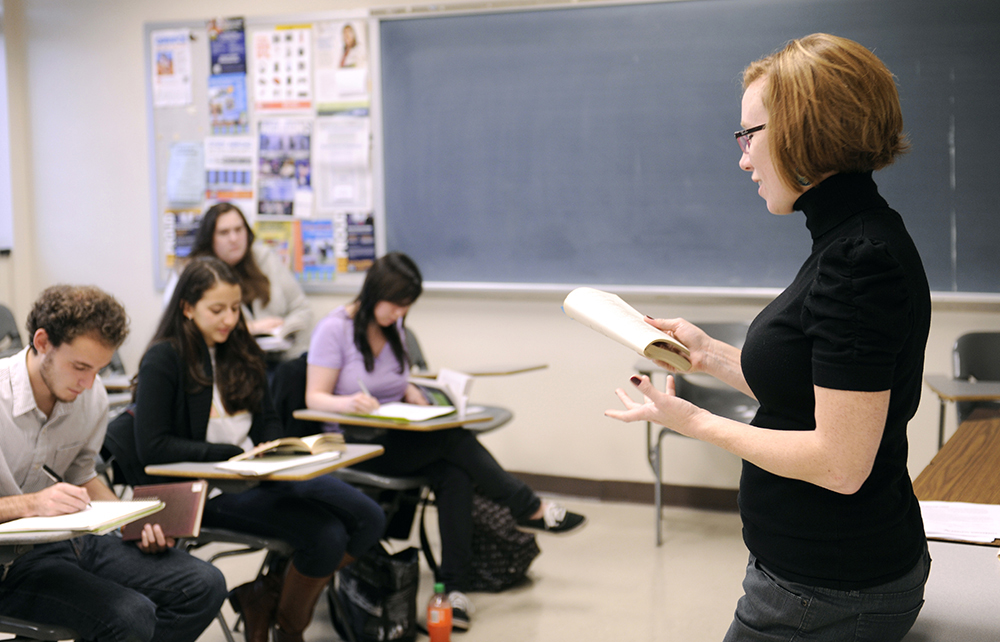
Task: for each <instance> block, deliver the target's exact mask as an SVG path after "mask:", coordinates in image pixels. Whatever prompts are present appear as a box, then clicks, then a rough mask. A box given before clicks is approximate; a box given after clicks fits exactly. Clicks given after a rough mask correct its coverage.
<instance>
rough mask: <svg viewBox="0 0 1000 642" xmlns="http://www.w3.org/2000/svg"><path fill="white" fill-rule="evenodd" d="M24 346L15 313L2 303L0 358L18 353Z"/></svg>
mask: <svg viewBox="0 0 1000 642" xmlns="http://www.w3.org/2000/svg"><path fill="white" fill-rule="evenodd" d="M23 347H24V344H23V343H21V333H20V332H19V331H18V329H17V321H15V320H14V313H13V312H11V311H10V308H8V307H7V306H5V305H2V304H0V358H2V357H9V356H10V355H12V354H17V353H18V352H20V351H21V348H23Z"/></svg>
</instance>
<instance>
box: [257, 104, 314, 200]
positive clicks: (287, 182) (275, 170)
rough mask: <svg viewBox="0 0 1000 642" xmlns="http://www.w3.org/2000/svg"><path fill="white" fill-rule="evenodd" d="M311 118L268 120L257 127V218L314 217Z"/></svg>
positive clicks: (262, 121)
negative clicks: (258, 216) (259, 216)
mask: <svg viewBox="0 0 1000 642" xmlns="http://www.w3.org/2000/svg"><path fill="white" fill-rule="evenodd" d="M312 127H313V121H312V119H311V118H266V119H262V120H261V121H260V122H259V123H258V128H259V130H260V134H259V137H258V141H259V142H258V151H257V154H258V164H257V214H259V215H261V216H292V215H294V216H300V217H303V216H306V217H307V216H310V215H311V214H312V201H313V195H312V172H311V169H310V164H311V157H310V149H311V147H312Z"/></svg>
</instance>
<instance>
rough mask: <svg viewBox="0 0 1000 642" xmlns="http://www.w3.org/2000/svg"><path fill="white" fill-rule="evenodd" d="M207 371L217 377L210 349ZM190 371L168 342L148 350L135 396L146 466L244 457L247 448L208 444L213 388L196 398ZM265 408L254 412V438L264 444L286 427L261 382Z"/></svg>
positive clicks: (139, 441)
mask: <svg viewBox="0 0 1000 642" xmlns="http://www.w3.org/2000/svg"><path fill="white" fill-rule="evenodd" d="M204 367H205V371H206V372H207V373H208V374H209V376H211V375H212V363H211V359H210V358H209V355H208V350H207V349H206V350H205V351H204ZM187 384H188V376H187V367H186V366H185V365H184V363H182V361H181V356H180V354H179V353H178V352H177V350H176V349H175V348H174V346H173V345H172V344H171V343H170V342H167V341H163V342H161V343H157V344H156V345H153V346H151V347H150V348H149V350H147V351H146V354H145V355H144V356H143V358H142V363H141V364H140V365H139V378H138V385H137V388H136V396H135V428H134V434H135V446H136V454H137V456H138V460H139V462H140V463H141V464H142V465H143V466H146V465H149V464H167V463H173V462H177V461H222V460H225V459H229V458H230V457H232V456H234V455H238V454H240V453H241V452H243V451H242V449H241V448H240V447H239V446H234V445H231V444H213V443H208V442H207V441H205V435H206V433H207V431H208V418H209V413H210V412H211V409H212V388H211V387H205V388H203V389H202V390H200V391H198V392H196V393H194V394H190V393H188V392H186V390H187V387H188V386H187ZM260 385H261V387H262V388H263V389H264V392H265V394H264V408H263V410H262V411H261V412H255V413H253V424H252V426H251V428H250V439H251V440H252V441H253V442H254V443H255V444H258V443H261V442H263V441H268V440H270V439H278V438H279V437H281V436H282V427H281V422H280V421H279V420H278V415H277V413H275V410H274V403H273V402H272V400H271V395H270V393H269V392H268V389H267V380H266V379H265V378H264V377H261V381H260Z"/></svg>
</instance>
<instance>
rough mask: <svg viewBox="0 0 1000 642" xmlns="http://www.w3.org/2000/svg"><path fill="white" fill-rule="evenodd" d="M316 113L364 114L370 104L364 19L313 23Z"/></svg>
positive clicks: (366, 32) (366, 29)
mask: <svg viewBox="0 0 1000 642" xmlns="http://www.w3.org/2000/svg"><path fill="white" fill-rule="evenodd" d="M315 51H316V57H315V66H316V71H315V76H316V78H315V80H316V110H317V111H318V112H319V114H320V115H324V114H332V113H336V112H352V113H355V114H367V113H368V108H369V107H370V105H371V79H370V75H369V73H368V24H367V23H366V22H365V21H364V20H348V21H331V22H320V23H317V24H316V45H315Z"/></svg>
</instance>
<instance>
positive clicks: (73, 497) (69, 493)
mask: <svg viewBox="0 0 1000 642" xmlns="http://www.w3.org/2000/svg"><path fill="white" fill-rule="evenodd" d="M33 496H34V501H33V502H32V508H33V510H32V511H31V512H32V516H40V517H47V516H50V515H66V514H68V513H77V512H79V511H82V510H83V509H85V508H87V506H89V505H90V495H89V494H88V493H87V489H86V488H80V487H79V486H74V485H73V484H67V483H66V482H58V483H56V484H54V485H52V486H49V487H48V488H46V489H44V490H40V491H38V492H37V493H34V495H33Z"/></svg>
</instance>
